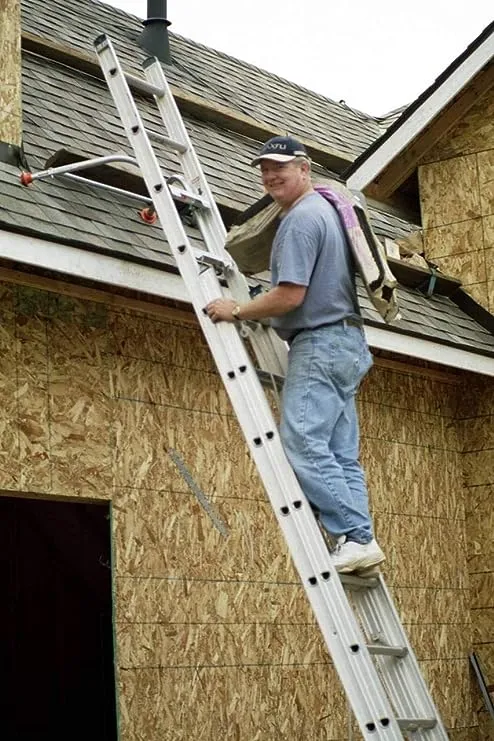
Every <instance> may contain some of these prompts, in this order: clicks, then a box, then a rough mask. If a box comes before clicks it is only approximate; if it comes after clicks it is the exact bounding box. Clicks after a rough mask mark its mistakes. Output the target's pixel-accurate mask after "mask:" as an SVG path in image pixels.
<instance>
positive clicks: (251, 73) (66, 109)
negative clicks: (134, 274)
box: [0, 0, 494, 355]
mask: <svg viewBox="0 0 494 741" xmlns="http://www.w3.org/2000/svg"><path fill="white" fill-rule="evenodd" d="M23 22H24V28H25V29H27V30H29V31H30V32H31V33H34V34H38V35H42V36H44V37H45V38H48V39H51V40H53V41H57V42H58V43H64V44H69V45H70V46H72V47H73V48H74V49H76V50H77V49H79V50H84V51H86V52H88V51H92V41H93V38H94V37H95V36H96V35H97V34H98V33H99V32H101V31H106V32H107V33H108V34H109V35H110V36H111V37H112V38H113V40H115V41H116V46H117V49H118V50H119V51H120V53H121V56H122V58H123V60H124V62H125V63H126V66H127V67H128V68H129V69H133V70H134V72H137V68H136V63H137V62H140V60H141V59H142V58H143V57H144V54H143V53H142V52H141V51H140V50H139V49H136V46H135V38H136V37H137V35H138V33H139V32H140V30H141V23H140V21H139V20H138V19H136V18H133V17H132V16H127V15H126V14H124V13H122V12H121V11H118V10H117V9H115V8H110V7H108V6H105V5H103V4H101V3H96V2H93V1H92V0H77V2H75V0H68V2H65V3H63V4H60V3H58V2H55V0H44V1H43V2H41V1H40V0H29V2H27V0H26V1H25V2H23ZM172 53H173V55H174V57H175V58H176V59H178V60H179V61H180V65H181V66H180V67H179V68H177V69H174V70H170V72H171V75H170V76H171V77H172V80H171V81H172V82H174V83H175V84H177V85H181V86H183V87H184V89H186V90H190V91H193V92H195V93H196V94H198V95H201V96H202V97H206V98H208V99H209V100H212V101H215V100H216V101H218V102H221V103H223V104H224V103H225V100H224V94H223V92H222V88H221V83H222V81H224V80H228V81H229V85H230V90H231V91H232V92H231V94H230V95H229V96H228V103H229V105H233V106H235V105H236V106H237V107H238V110H240V111H242V110H243V109H244V106H246V105H247V104H248V105H249V106H250V107H249V108H248V112H249V114H250V115H251V116H253V117H256V118H258V119H260V120H263V121H268V122H270V123H273V125H275V126H279V127H280V126H282V125H284V126H286V127H288V128H289V129H290V131H291V132H292V133H294V134H298V135H300V136H302V135H306V136H307V137H308V138H310V139H312V140H316V141H320V142H321V143H322V144H323V145H324V146H332V147H337V148H340V149H341V150H342V151H346V152H347V153H348V154H351V156H356V154H357V153H358V152H360V151H362V149H364V148H365V147H366V146H367V145H368V144H369V143H370V142H371V141H372V140H373V139H374V138H375V137H376V136H378V134H379V133H380V131H379V122H378V121H377V120H373V119H369V120H368V121H367V120H365V119H363V118H361V117H360V116H359V115H357V114H355V113H353V112H352V111H350V110H349V109H345V108H344V107H342V106H339V105H338V104H336V103H333V102H332V101H329V100H327V99H325V98H322V96H318V95H315V94H314V93H311V92H309V91H305V90H303V89H302V88H299V87H298V86H296V85H293V84H292V83H288V82H286V81H280V80H279V79H278V78H275V77H274V76H273V75H270V74H269V73H267V72H264V71H262V70H257V69H256V68H254V67H251V66H250V65H246V64H245V63H242V62H238V61H237V60H232V59H231V58H229V57H227V56H225V55H222V54H218V53H217V52H215V51H213V50H211V49H207V48H206V47H202V46H201V45H199V44H194V43H192V42H190V41H187V40H186V39H181V38H180V37H177V36H175V37H172ZM200 80H201V82H200ZM223 89H224V88H223ZM140 109H141V111H142V113H143V117H144V119H145V123H146V125H147V126H148V127H149V128H151V129H152V128H154V129H158V128H161V119H160V118H159V116H158V114H157V111H156V109H155V107H154V105H153V104H152V103H151V101H149V100H142V101H140ZM23 111H24V124H25V126H24V129H25V131H24V133H25V152H26V156H27V159H28V163H29V165H30V167H31V169H32V170H33V171H36V170H39V169H44V167H45V162H46V160H47V159H48V158H49V157H51V156H52V155H53V153H54V152H56V151H58V150H60V149H62V148H63V149H66V150H68V151H70V152H72V153H74V154H75V155H80V156H84V157H85V158H88V157H94V156H99V155H102V154H109V153H114V152H122V151H126V152H129V145H128V142H127V139H126V137H125V135H124V134H123V131H122V126H121V123H120V121H119V119H118V116H117V113H116V111H115V108H114V106H113V102H112V100H111V97H110V94H109V92H108V90H107V88H106V85H105V84H104V83H103V82H102V81H101V80H100V79H98V78H96V77H93V76H91V75H88V74H86V73H83V72H81V71H80V70H77V69H73V68H71V67H68V66H64V65H62V64H60V63H58V62H55V61H50V60H48V59H45V58H43V57H41V56H38V55H35V54H32V53H25V54H24V59H23ZM185 123H186V125H187V128H188V131H189V133H190V135H191V138H192V141H193V143H194V146H195V148H196V151H197V153H198V155H199V157H200V160H201V163H202V165H203V167H204V170H205V173H206V176H207V178H208V181H209V183H210V185H211V188H212V190H213V194H214V196H215V198H216V199H217V201H218V202H219V203H220V204H223V205H228V206H230V208H232V209H234V210H236V211H242V210H244V209H245V208H246V207H247V206H250V205H251V204H252V203H253V202H254V201H255V200H257V198H258V197H259V196H260V195H261V193H262V189H261V186H260V183H259V178H258V174H257V173H256V172H255V171H254V170H253V169H252V168H251V167H250V165H249V162H250V160H251V158H252V156H253V155H254V154H255V153H256V152H257V150H258V146H259V144H258V142H254V141H252V140H251V139H248V138H246V137H243V136H241V135H240V134H238V133H235V132H232V131H228V130H226V129H222V128H219V127H218V126H216V125H212V124H211V123H208V122H206V121H202V120H198V119H195V118H192V117H190V116H186V117H185ZM297 127H299V128H297ZM345 147H346V149H344V148H345ZM157 150H158V156H159V158H160V161H161V162H162V164H163V166H164V168H165V171H166V172H168V173H170V174H171V173H173V172H174V171H176V169H177V168H176V166H175V165H176V163H175V162H174V160H173V155H170V154H169V153H168V152H166V153H165V152H163V151H161V152H160V151H159V147H158V148H157ZM232 153H234V157H232ZM315 172H316V176H317V180H324V179H325V178H327V177H328V176H329V175H331V173H328V172H327V171H325V170H323V169H321V168H318V167H317V165H316V167H315ZM18 174H19V173H18V171H17V170H16V168H14V167H12V166H9V165H6V164H1V163H0V228H4V229H6V230H13V231H22V232H25V233H29V234H36V235H39V236H41V237H44V238H46V239H49V240H53V241H57V242H61V243H70V244H76V245H78V246H82V247H85V248H86V249H89V250H92V251H100V252H104V253H108V254H113V255H118V256H119V257H122V258H124V259H127V260H131V261H139V262H146V263H147V264H152V265H155V266H156V267H165V266H167V267H169V266H170V265H172V263H173V261H172V259H171V257H170V255H169V251H168V248H167V243H166V238H165V236H164V234H163V231H162V230H161V228H160V226H159V225H154V226H150V225H148V224H145V223H144V222H143V221H142V220H141V219H140V218H139V217H138V214H137V212H138V210H139V209H140V208H141V207H142V204H141V203H139V202H138V201H136V200H135V199H133V198H130V197H126V196H122V195H116V194H113V193H109V192H107V191H102V190H100V189H95V188H93V187H91V186H89V185H87V184H82V183H75V182H73V181H67V180H65V179H60V178H55V179H51V180H44V181H36V183H35V184H34V185H33V186H32V187H30V188H24V187H23V186H21V184H20V183H19V179H18ZM369 210H370V216H371V220H372V224H373V227H374V230H375V232H376V234H377V235H378V236H381V237H385V236H387V237H391V238H393V237H402V236H404V235H405V234H407V233H408V232H410V231H412V230H414V229H415V228H417V227H416V226H415V225H413V224H410V223H409V222H407V221H405V220H403V219H400V218H398V217H397V216H394V215H392V214H390V213H387V212H386V211H385V210H384V209H380V208H378V207H375V206H374V207H373V208H370V209H369ZM187 230H188V233H189V236H190V238H191V239H192V241H193V243H194V244H196V245H197V246H202V245H201V240H200V235H199V234H198V232H197V231H196V230H194V229H192V228H190V227H187ZM359 296H360V301H361V306H362V311H363V314H364V317H365V318H366V320H367V321H370V322H372V323H379V322H380V321H381V320H380V318H379V316H378V314H377V312H375V310H374V309H373V307H372V305H371V304H370V301H369V299H368V297H367V294H366V292H365V290H364V289H363V287H362V286H359ZM399 297H400V305H401V313H402V320H401V321H400V323H399V324H398V325H397V327H396V328H397V329H399V331H403V332H411V333H413V334H417V335H419V336H422V337H425V338H427V339H430V340H437V341H438V342H445V343H447V344H453V345H456V346H459V347H461V348H463V349H469V350H472V351H478V352H483V353H488V354H491V353H492V354H493V355H494V336H493V335H492V334H490V333H489V332H488V331H487V330H485V329H483V328H482V327H481V326H480V325H479V324H478V323H477V322H476V321H475V320H474V319H473V318H471V317H469V316H467V314H465V313H464V312H462V311H461V310H460V309H459V308H458V307H457V306H456V304H455V303H454V302H453V301H452V300H451V299H449V298H447V297H445V296H437V295H433V296H431V297H426V296H424V295H423V294H422V293H421V292H420V291H419V290H417V289H412V288H406V287H400V290H399Z"/></svg>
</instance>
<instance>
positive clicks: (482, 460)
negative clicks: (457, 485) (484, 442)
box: [464, 448, 494, 487]
mask: <svg viewBox="0 0 494 741" xmlns="http://www.w3.org/2000/svg"><path fill="white" fill-rule="evenodd" d="M493 471H494V449H492V448H489V449H488V450H480V451H478V452H475V453H473V452H472V453H468V455H466V456H465V459H464V474H465V486H467V487H470V486H485V485H487V484H490V483H491V482H492V472H493Z"/></svg>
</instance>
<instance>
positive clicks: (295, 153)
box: [250, 136, 309, 167]
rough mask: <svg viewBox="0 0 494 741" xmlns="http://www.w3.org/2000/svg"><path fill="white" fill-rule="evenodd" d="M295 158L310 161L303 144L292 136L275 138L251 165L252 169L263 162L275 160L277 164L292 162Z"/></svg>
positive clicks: (265, 146) (270, 140)
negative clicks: (303, 158)
mask: <svg viewBox="0 0 494 741" xmlns="http://www.w3.org/2000/svg"><path fill="white" fill-rule="evenodd" d="M295 157H305V158H306V159H307V160H308V159H309V155H308V154H307V150H306V148H305V147H304V145H303V144H301V142H299V141H297V139H294V138H293V137H292V136H273V138H272V139H269V140H268V141H267V142H266V143H265V144H264V145H263V147H262V149H261V151H260V152H259V154H258V155H257V157H255V158H254V159H253V160H252V162H251V163H250V164H251V165H252V167H255V166H256V165H258V164H259V162H260V161H261V160H274V161H275V162H290V161H291V160H294V159H295Z"/></svg>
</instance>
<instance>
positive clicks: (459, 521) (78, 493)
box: [0, 282, 494, 741]
mask: <svg viewBox="0 0 494 741" xmlns="http://www.w3.org/2000/svg"><path fill="white" fill-rule="evenodd" d="M0 319H1V321H0V437H1V445H0V451H1V452H0V487H1V488H2V489H3V491H4V492H8V493H9V495H12V492H14V493H15V492H17V493H18V494H19V495H20V496H22V495H25V494H26V493H29V494H30V495H38V496H40V497H51V496H62V497H75V498H87V499H89V500H95V499H96V500H102V499H104V500H109V501H111V503H112V512H113V525H112V527H113V535H114V544H113V547H114V561H113V574H114V583H115V615H116V650H117V672H118V686H119V709H120V727H121V741H172V740H173V741H178V740H179V739H182V738H183V739H188V740H189V741H190V740H191V739H192V740H194V741H202V740H204V741H206V740H207V741H210V740H211V739H213V738H221V737H224V738H227V739H237V740H238V741H256V739H257V740H258V741H279V739H281V738H290V739H292V740H293V741H295V740H296V739H300V741H302V739H304V740H305V739H307V738H310V739H311V740H312V741H319V740H320V741H323V740H324V741H327V740H328V739H342V740H343V739H345V738H347V735H348V732H347V720H346V712H347V710H346V702H345V700H344V697H343V693H342V691H341V688H340V686H339V683H338V682H337V680H336V678H335V675H334V671H333V669H332V667H331V665H330V663H329V659H328V656H327V653H326V651H325V649H324V647H323V645H322V641H321V639H320V636H319V632H318V630H317V628H316V626H315V624H314V620H313V618H312V616H311V614H310V611H309V608H308V604H307V601H306V598H305V595H304V593H303V590H302V588H301V587H300V585H299V583H298V579H297V576H296V574H295V572H294V569H293V567H292V566H291V563H290V559H289V557H288V555H287V552H286V549H285V546H284V544H283V542H282V538H281V535H280V532H279V530H278V528H277V526H276V523H275V518H274V515H273V514H272V512H271V509H270V507H269V505H268V503H267V502H266V498H265V495H264V493H263V491H262V489H261V486H260V483H259V480H258V478H257V475H256V472H255V470H254V468H253V465H252V463H251V461H250V459H249V456H248V454H247V451H246V447H245V445H244V443H243V441H242V439H241V434H240V431H239V428H238V425H237V423H236V421H235V419H234V417H233V416H232V412H231V410H230V407H229V405H228V402H227V399H226V396H225V392H224V391H223V389H222V387H221V385H220V382H219V380H218V376H217V375H216V373H215V370H214V368H213V364H212V360H211V357H210V354H209V352H208V350H207V347H206V346H205V343H204V341H203V339H202V336H201V334H200V332H199V330H198V329H197V327H196V326H195V325H194V323H183V322H181V321H180V322H179V321H173V320H172V319H170V318H166V317H162V318H160V317H157V316H156V315H146V314H145V313H139V312H137V311H134V310H125V309H119V308H115V307H112V306H111V305H110V304H105V303H99V302H98V303H96V302H95V303H92V302H89V301H84V300H80V299H75V298H71V297H70V296H67V295H60V294H57V293H54V292H52V291H45V290H39V289H33V288H28V287H26V286H22V285H14V284H10V283H7V282H3V283H0ZM461 388H462V387H460V386H459V385H458V377H456V376H453V375H452V376H449V375H446V374H444V373H442V374H437V376H431V375H430V374H429V375H428V374H427V372H425V371H424V373H422V371H421V369H417V370H415V371H413V370H411V369H407V368H406V366H403V367H402V366H400V367H399V368H398V369H397V367H394V366H393V367H389V368H388V367H381V366H375V367H374V368H373V370H372V371H371V373H370V375H369V376H368V378H367V379H366V380H365V382H364V385H363V389H362V394H361V397H360V411H361V419H362V453H363V460H364V463H365V465H366V468H367V472H368V478H369V485H370V491H371V497H372V506H373V511H374V514H375V524H376V531H377V535H378V538H379V540H380V541H381V543H382V545H383V547H384V550H385V551H386V553H387V559H388V560H387V564H386V576H387V579H388V583H389V584H390V585H391V588H392V591H393V593H394V596H395V598H396V600H397V604H398V606H399V608H400V611H401V614H402V617H403V620H404V623H405V626H406V628H407V630H408V631H409V634H410V637H411V640H412V643H413V645H414V647H415V649H416V652H417V655H418V658H419V659H420V662H421V664H422V667H423V669H424V672H425V675H426V678H427V680H428V681H429V682H430V685H431V687H432V691H433V693H434V696H435V698H436V701H437V703H438V705H439V708H440V710H441V712H442V715H443V718H444V720H445V722H446V724H447V725H448V726H449V727H451V728H452V729H453V730H452V732H451V738H452V739H456V740H457V741H467V740H468V741H470V739H471V740H472V741H473V740H474V739H477V727H476V724H477V719H476V715H475V713H474V712H473V710H474V708H473V707H472V692H471V685H470V677H469V667H468V660H467V655H468V652H469V651H470V649H471V643H472V628H471V617H470V610H469V602H470V597H469V575H468V567H467V558H466V547H465V502H464V494H463V487H462V453H461V441H460V437H459V434H458V432H459V430H458V426H457V424H456V416H455V415H456V412H457V401H458V394H459V389H461ZM493 405H494V399H493ZM462 424H463V427H462V429H461V430H460V431H462V432H463V431H464V430H466V429H467V428H468V422H467V420H465V421H464V422H462ZM471 426H472V429H477V427H476V424H475V423H474V422H472V423H471ZM472 434H473V433H472ZM472 440H473V438H472ZM170 449H173V451H175V452H176V453H177V454H178V455H179V456H180V457H181V459H182V460H183V462H184V464H185V466H186V467H187V469H188V470H189V471H190V473H191V475H192V476H193V478H194V480H195V482H196V483H197V485H198V486H199V487H200V488H201V489H202V491H203V492H204V493H205V494H206V496H207V497H208V499H209V502H210V504H211V506H212V507H214V511H215V513H216V514H217V516H218V517H219V518H221V521H222V523H223V524H224V525H225V526H226V528H227V529H228V532H227V533H226V532H225V531H224V530H223V528H222V527H221V522H219V521H218V520H217V519H216V520H214V519H213V518H212V517H211V516H210V514H208V512H206V511H205V510H204V509H203V508H202V507H201V505H200V503H199V501H198V499H197V497H196V496H195V495H194V494H193V493H192V492H191V491H190V489H189V488H188V486H187V483H186V481H185V480H184V477H183V475H182V474H181V472H180V470H179V469H178V468H177V466H176V464H175V462H174V461H173V460H172V458H171V457H170V455H169V450H170ZM471 455H472V458H471V459H470V458H469V459H468V460H472V461H474V460H475V455H477V454H476V453H473V452H472V453H471ZM472 465H473V464H472ZM472 470H473V469H472ZM470 481H471V486H473V484H474V482H476V481H477V479H474V478H473V474H472V476H471V477H470ZM479 491H480V490H479ZM469 511H470V510H469ZM482 573H483V572H482ZM475 576H478V578H479V579H480V581H481V580H482V579H483V578H484V576H485V575H484V576H479V575H477V574H475ZM475 576H474V578H475ZM491 576H492V574H491ZM491 586H492V582H491ZM488 591H489V590H488V585H487V582H486V585H485V587H483V588H482V589H481V588H480V586H478V588H477V592H478V593H479V594H480V592H482V594H483V595H484V596H485V595H487V594H488ZM491 592H492V589H491ZM482 604H483V603H482ZM479 605H480V603H479ZM491 608H492V605H491V606H490V607H489V606H488V605H485V609H487V610H489V609H491ZM481 612H482V610H481V608H480V606H479V610H478V617H479V620H477V619H475V623H474V624H475V630H476V636H477V638H478V636H479V631H480V630H481V626H482V625H483V623H482V620H481V617H482V615H481ZM489 614H490V613H489Z"/></svg>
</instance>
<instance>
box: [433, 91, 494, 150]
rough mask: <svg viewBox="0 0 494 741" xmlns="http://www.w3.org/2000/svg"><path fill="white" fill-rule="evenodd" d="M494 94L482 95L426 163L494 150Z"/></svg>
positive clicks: (489, 92)
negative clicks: (483, 150) (484, 150)
mask: <svg viewBox="0 0 494 741" xmlns="http://www.w3.org/2000/svg"><path fill="white" fill-rule="evenodd" d="M493 121H494V94H493V92H492V89H491V90H490V91H488V92H487V93H485V94H484V95H482V96H481V97H480V98H479V99H478V101H477V102H476V103H475V105H474V106H472V108H471V109H470V110H469V111H468V112H467V113H466V115H464V116H463V117H462V118H461V119H460V120H459V121H458V122H457V123H456V124H455V126H453V127H452V128H451V129H450V130H449V131H448V132H447V135H446V136H443V137H442V138H441V139H440V140H439V141H438V142H437V144H435V145H434V147H432V149H430V150H429V152H427V154H426V156H425V157H424V160H423V161H424V162H432V161H434V160H444V159H449V158H451V157H457V156H458V155H465V154H473V153H475V152H478V151H479V150H481V149H494V124H493Z"/></svg>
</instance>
